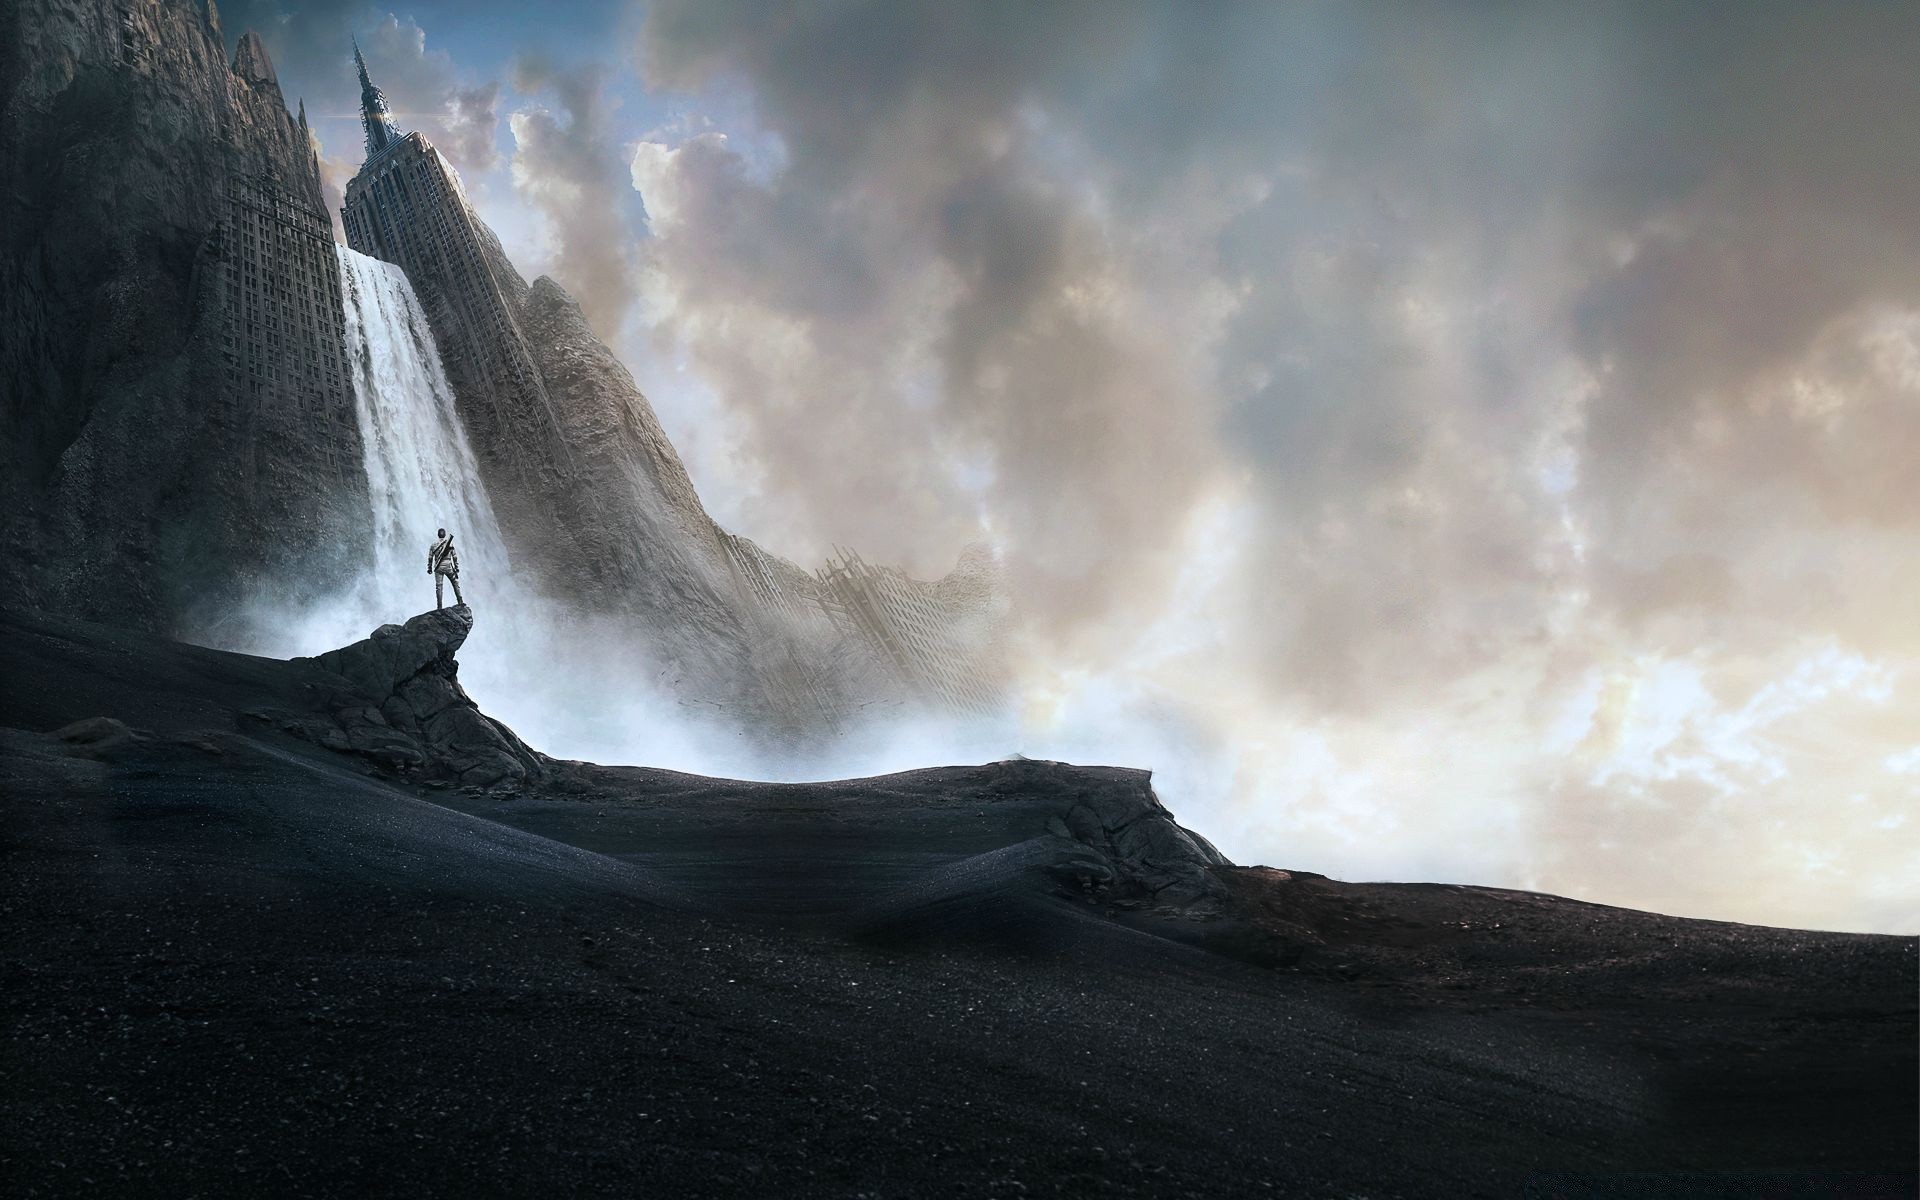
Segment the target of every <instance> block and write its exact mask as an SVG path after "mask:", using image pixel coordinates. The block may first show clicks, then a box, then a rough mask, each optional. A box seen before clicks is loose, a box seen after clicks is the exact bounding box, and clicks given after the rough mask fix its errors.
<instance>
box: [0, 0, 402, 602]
mask: <svg viewBox="0 0 1920 1200" xmlns="http://www.w3.org/2000/svg"><path fill="white" fill-rule="evenodd" d="M222 50H223V46H222V37H221V33H220V29H219V21H218V17H217V15H216V13H215V12H214V10H213V7H212V5H211V4H210V3H196V2H194V0H161V2H157V3H144V4H139V5H133V6H123V5H115V4H110V3H105V2H103V0H34V2H33V3H27V4H6V5H0V206H3V209H4V214H5V216H4V218H0V446H3V447H4V449H0V454H4V455H5V460H4V461H5V469H4V470H0V511H3V512H4V517H0V547H3V549H4V552H0V597H3V598H4V599H5V600H6V601H7V602H9V603H23V604H28V605H33V606H37V607H45V608H50V609H56V610H61V611H66V612H70V613H76V614H83V615H90V616H97V617H102V618H108V619H112V620H115V621H119V622H124V623H129V624H137V625H142V626H146V627H154V628H166V629H173V630H181V631H185V632H189V633H198V632H201V631H203V630H204V629H205V628H206V627H207V626H208V625H209V624H210V623H212V622H214V621H216V620H217V619H218V614H222V613H225V612H228V611H230V610H231V608H232V606H233V605H234V604H235V603H236V602H237V601H238V600H239V598H240V597H242V596H244V595H247V594H250V593H252V592H254V591H255V590H256V589H258V588H259V587H260V586H261V585H262V584H263V583H266V582H267V581H272V582H273V585H274V586H275V587H276V589H277V590H279V591H280V592H282V593H283V594H286V595H288V596H290V597H294V598H298V597H299V596H301V595H312V594H316V593H318V592H320V591H322V590H323V589H324V588H326V587H329V586H332V584H333V583H334V581H335V579H336V578H337V576H338V573H339V571H340V569H341V568H342V567H343V566H345V565H347V564H348V563H349V562H351V561H352V559H353V556H354V555H355V554H356V552H357V549H358V547H359V546H360V545H361V544H363V543H364V541H365V526H366V522H367V520H368V516H367V512H366V500H365V493H366V482H365V478H364V474H363V470H362V467H361V460H360V452H359V447H358V445H357V438H356V435H355V434H354V433H353V430H352V428H351V424H350V421H349V423H348V426H347V428H345V429H344V430H342V429H341V427H340V425H339V422H338V419H337V418H338V416H339V414H338V413H328V412H322V411H319V406H318V405H317V404H311V403H303V404H298V405H289V404H281V403H270V404H263V403H258V402H256V401H255V399H253V398H243V394H242V393H240V392H237V391H236V389H235V388H234V386H233V374H232V370H233V365H234V362H235V359H234V357H233V355H234V352H235V351H234V340H233V339H234V336H235V334H236V332H237V333H238V335H239V337H240V345H241V347H242V350H244V349H245V347H246V345H247V339H248V336H249V335H250V334H261V335H262V336H261V337H260V338H259V340H258V343H257V344H258V345H259V346H260V348H261V349H260V356H261V357H260V361H259V362H258V364H257V365H258V366H259V368H260V370H261V372H262V374H263V375H265V374H266V373H268V372H271V373H272V374H273V377H274V379H276V380H278V379H279V378H280V376H281V373H282V372H283V371H284V372H285V373H286V374H287V376H288V377H289V378H291V377H292V375H293V373H294V372H295V371H296V370H298V371H299V372H300V374H301V379H302V382H303V383H304V380H305V366H304V364H302V363H299V362H296V361H294V359H293V358H292V357H291V356H292V354H293V353H294V352H293V350H292V349H291V343H290V342H288V341H284V340H283V339H284V338H286V333H287V328H286V323H287V321H288V315H287V313H286V312H284V311H276V310H275V309H274V308H273V307H272V306H271V305H269V306H267V307H265V308H235V309H232V310H231V311H230V309H229V305H230V304H231V303H232V301H231V299H230V296H229V291H230V288H231V286H232V285H231V282H230V280H231V277H232V274H233V272H232V270H231V259H230V257H229V256H230V255H231V254H233V253H234V252H235V249H236V244H235V242H234V240H233V239H231V238H227V237H223V233H224V232H226V231H227V229H228V227H229V224H230V222H229V196H230V194H231V193H233V192H234V191H235V190H236V189H237V188H239V187H241V186H242V184H243V181H244V184H245V186H248V187H253V188H255V189H257V194H272V195H281V196H284V197H286V198H287V200H288V203H290V204H291V205H293V206H295V207H302V208H310V209H319V208H320V206H321V203H322V202H321V195H320V186H319V176H318V170H317V167H316V164H315V162H314V158H313V152H312V149H311V146H310V143H309V139H308V136H307V131H306V127H305V123H304V120H303V119H296V118H295V117H293V116H291V115H290V114H289V113H288V110H287V103H286V99H285V97H283V96H282V95H281V92H280V88H279V84H278V83H277V81H276V79H275V77H274V71H273V66H272V63H271V62H270V61H269V60H268V58H267V55H266V52H265V50H264V48H263V47H262V46H261V45H260V43H259V40H258V39H257V38H255V37H251V36H248V37H243V38H242V39H241V41H240V45H239V49H238V52H237V53H236V55H235V56H234V59H233V60H232V62H231V63H230V64H229V63H228V62H227V61H226V59H225V57H224V55H223V53H222ZM332 278H333V283H334V286H335V288H336V290H337V282H338V280H337V274H336V275H334V276H333V277H332ZM309 286H311V287H312V288H313V289H314V291H315V293H316V294H324V293H325V291H326V279H325V277H324V276H323V275H315V276H313V277H312V279H311V280H310V283H309ZM275 303H277V301H276V302H275ZM336 307H337V302H336ZM326 332H327V331H326V329H325V327H324V326H321V327H319V337H320V340H321V341H323V342H325V341H326V340H327V338H326ZM339 347H340V341H339V335H338V332H337V330H335V331H334V332H333V334H332V337H331V342H330V344H328V345H321V346H318V347H311V346H310V347H308V352H309V353H313V352H315V351H316V350H317V352H318V353H319V354H320V356H321V357H324V356H325V355H327V354H331V355H333V356H335V359H336V361H337V359H338V355H339V354H340V349H339ZM283 359H284V361H282V360H283ZM340 394H342V393H340V392H339V390H338V389H335V391H334V393H333V395H334V396H335V398H336V401H337V397H338V396H339V395H340ZM336 407H337V403H336Z"/></svg>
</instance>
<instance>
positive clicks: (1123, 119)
mask: <svg viewBox="0 0 1920 1200" xmlns="http://www.w3.org/2000/svg"><path fill="white" fill-rule="evenodd" d="M221 13H222V18H223V22H224V24H225V27H226V32H227V35H228V38H229V40H230V41H231V40H232V39H233V38H234V37H237V35H238V34H239V32H240V31H241V30H242V29H243V28H246V27H249V26H250V27H253V28H255V29H257V30H258V31H259V32H260V33H261V34H262V36H263V37H264V39H265V40H266V43H267V45H268V47H269V49H270V51H271V53H272V55H273V57H274V60H275V63H276V66H277V68H278V71H279V76H280V80H281V83H282V86H283V88H284V89H285V90H286V92H287V95H288V99H289V102H290V103H292V102H295V101H297V100H298V99H301V98H304V99H305V101H306V104H307V111H308V114H309V117H310V118H311V119H312V122H313V128H314V130H315V134H316V137H317V139H318V141H319V143H320V150H321V154H322V157H323V173H324V174H325V176H326V178H327V180H328V181H329V186H330V187H331V188H334V189H336V192H337V189H338V188H339V187H340V186H342V185H343V184H344V182H345V180H346V179H347V178H349V177H350V176H351V174H352V173H353V171H354V169H355V168H356V167H357V165H358V162H359V159H360V156H361V150H360V130H359V126H358V123H357V97H358V89H357V85H356V83H355V81H354V78H353V73H352V64H351V56H350V50H349V45H348V38H349V37H350V36H352V37H357V38H358V39H359V42H360V45H361V47H362V49H363V51H365V53H366V57H367V61H368V64H369V67H370V69H371V70H372V72H373V74H374V77H375V79H376V81H377V82H378V83H380V84H381V86H382V87H383V88H385V90H386V91H387V93H388V95H389V96H390V97H391V99H392V101H393V106H394V108H395V110H396V113H397V114H398V121H399V123H400V125H401V126H402V127H404V128H410V129H419V130H421V131H422V132H424V133H425V134H426V135H427V136H428V137H429V138H430V139H432V140H433V141H434V142H435V144H436V145H437V146H439V147H440V149H441V150H442V151H443V153H445V154H447V156H448V157H449V158H450V159H451V161H453V163H454V164H455V166H456V167H457V168H458V169H459V171H460V173H461V175H462V178H463V180H464V181H465V184H466V186H467V188H468V191H469V193H470V195H471V196H472V198H473V200H474V202H475V204H476V206H477V207H478V209H479V210H480V212H481V214H482V216H483V217H484V218H485V219H486V220H487V221H488V222H489V223H490V224H491V225H492V226H493V227H494V229H495V230H496V231H497V232H498V233H499V234H500V236H501V238H502V240H503V242H504V243H505V245H506V247H507V249H508V252H509V254H510V255H511V257H512V258H513V259H514V261H515V262H516V263H517V264H518V265H519V266H520V268H521V270H522V272H523V273H524V274H526V275H527V276H528V277H529V278H531V277H533V276H535V275H538V274H549V275H551V276H553V277H554V278H555V279H556V280H557V281H558V282H560V283H561V284H562V285H563V286H564V287H566V288H567V289H568V290H569V291H570V292H571V293H572V294H573V295H574V296H575V297H576V298H577V299H579V300H580V302H581V304H582V307H583V309H584V311H585V312H586V314H587V316H588V318H589V320H590V321H591V322H592V324H593V325H594V327H595V329H596V331H597V332H599V333H600V334H601V336H602V337H603V338H604V339H606V340H607V341H608V342H609V343H610V344H611V345H613V346H614V347H615V349H616V350H617V351H618V352H619V353H620V355H621V357H622V358H623V360H624V361H625V362H626V363H627V365H628V366H629V367H630V368H631V369H632V370H633V372H634V374H635V377H636V379H637V380H638V382H639V383H640V384H641V386H642V388H643V389H644V390H645V391H646V393H647V395H648V397H649V398H650V400H651V402H652V403H653V404H654V406H655V407H656V409H657V411H658V412H659V414H660V416H661V419H662V421H663V423H664V425H665V426H666V428H667V430H668V432H669V434H670V435H671V436H672V437H673V439H674V442H675V444H676V446H677V447H678V448H679V450H680V452H681V454H682V456H683V457H684V458H685V459H686V461H687V465H688V468H689V470H690V472H691V474H692V476H693V479H694V482H695V484H696V485H697V486H698V488H699V490H700V492H701V495H702V498H703V500H704V501H705V502H706V504H707V506H708V508H709V510H710V511H711V512H713V514H714V515H715V516H716V517H717V518H718V519H719V520H720V521H721V522H722V523H723V524H725V525H726V526H728V527H729V528H731V529H733V530H734V531H736V532H740V533H744V534H747V535H748V536H750V537H753V538H754V539H755V540H757V541H759V542H761V543H762V544H763V545H765V546H767V547H769V548H770V549H772V550H774V551H776V552H778V553H781V554H785V555H787V556H788V557H791V558H793V559H795V560H796V561H799V562H801V563H803V564H806V565H815V564H817V563H818V562H819V561H820V560H821V559H822V558H823V557H824V555H825V553H826V552H827V550H828V549H829V547H831V546H832V545H834V544H842V545H850V546H854V547H857V548H858V549H859V550H860V551H861V552H862V554H863V555H865V556H866V557H867V558H868V559H869V560H873V561H884V562H891V563H894V564H897V565H900V566H902V567H904V568H906V569H907V570H909V571H911V572H913V573H915V574H918V575H920V576H922V577H931V576H935V575H938V574H940V573H941V572H943V571H945V570H946V569H948V568H949V567H950V566H951V565H952V563H953V562H954V559H955V557H956V556H957V554H958V553H959V551H960V550H961V548H962V547H963V546H965V545H967V544H968V543H970V542H974V541H980V540H985V541H988V542H991V543H992V544H993V545H995V546H996V547H998V549H999V550H1000V552H1001V554H1002V555H1003V560H1004V562H1005V565H1006V568H1007V574H1008V577H1009V579H1010V581H1011V583H1012V587H1013V592H1014V599H1015V605H1016V609H1015V612H1016V621H1017V629H1016V635H1015V642H1016V645H1017V646H1018V647H1019V648H1020V654H1019V662H1020V696H1021V704H1022V706H1023V713H1024V715H1025V717H1026V719H1027V723H1028V727H1029V728H1031V729H1035V730H1041V731H1046V730H1052V731H1054V735H1055V736H1054V737H1053V738H1052V739H1051V740H1049V739H1048V738H1047V737H1045V736H1040V737H1038V738H1037V739H1036V741H1035V744H1036V745H1038V746H1039V747H1040V748H1042V749H1047V748H1052V747H1063V748H1065V749H1069V750H1073V751H1076V752H1079V753H1081V754H1082V755H1083V757H1084V756H1095V755H1097V756H1102V757H1106V758H1110V759H1115V760H1119V761H1125V762H1128V763H1130V764H1131V765H1142V766H1149V767H1152V768H1154V769H1155V771H1156V785H1157V787H1158V788H1159V790H1160V792H1161V795H1162V797H1163V799H1165V800H1166V801H1167V803H1168V804H1169V806H1170V807H1172V808H1173V809H1174V811H1175V812H1176V814H1177V815H1179V816H1180V817H1181V818H1182V820H1183V821H1185V822H1186V823H1188V824H1189V825H1191V826H1193V827H1195V828H1198V829H1200V830H1201V831H1203V832H1205V833H1206V834H1207V835H1208V836H1210V837H1212V838H1213V839H1214V840H1215V841H1216V842H1218V843H1219V844H1220V845H1221V847H1222V848H1223V849H1224V850H1226V852H1227V853H1228V854H1230V855H1231V856H1233V857H1234V858H1236V859H1237V860H1238V861H1242V862H1265V863H1271V864H1274V865H1279V866H1287V867H1293V868H1299V869H1305V870H1313V871H1320V872H1324V873H1326V874H1330V875H1334V876H1336V877H1340V878H1368V879H1381V878H1387V879H1430V880H1443V881H1448V882H1462V883H1481V884H1491V885H1499V886H1509V887H1525V888H1535V889H1540V890H1546V891H1552V892H1556V893H1560V894H1564V895H1571V896H1576V897H1580V898H1584V899H1590V900H1595V901H1598V902H1602V903H1609V904H1622V905H1630V906H1633V907H1640V908H1650V909H1656V910H1660V911H1666V912H1673V913H1680V914H1684V915H1690V916H1703V917H1715V918H1723V919H1733V920H1742V921H1752V922H1760V923H1769V924H1789V925H1799V926H1807V927H1819V928H1830V929H1858V930H1873V931H1881V932H1902V933H1913V932H1916V931H1920V486H1916V484H1917V483H1920V480H1917V479H1916V464H1920V221H1916V220H1915V214H1916V213H1920V122H1915V121H1914V120H1913V119H1912V114H1913V113H1914V112H1916V111H1920V73H1916V72H1914V71H1913V70H1912V69H1911V62H1910V48H1911V47H1912V46H1914V45H1917V44H1920V6H1913V5H1906V4H1900V5H1897V4H1875V3H1871V2H1866V0H1862V2H1859V3H1853V4H1849V5H1845V6H1813V5H1804V4H1798V3H1779V4H1774V3H1766V2H1763V0H1746V2H1742V3H1735V4H1711V3H1692V4H1687V5H1674V4H1670V3H1646V4H1638V3H1634V4H1628V3H1606V2H1582V3H1578V4H1574V3H1566V4H1559V5H1555V4H1548V3H1536V4H1527V5H1508V4H1500V3H1487V4H1476V5H1447V6H1442V5H1432V4H1394V3H1386V2H1382V3H1366V4H1360V3H1344V4H1333V3H1304V2H1303V3H1271V2H1261V3H1248V4H1236V3H1225V2H1223V3H1219V4H1208V5H1193V4H1185V3H1174V2H1168V3H1144V2H1136V0H1097V2H1088V3H1075V2H1069V0H1057V2H1054V3H991V2H983V3H977V4H968V5H956V4H950V3H942V2H938V0H820V2H817V3H792V4H781V3H774V2H772V0H660V2H656V3H652V4H628V3H612V2H607V3H590V4H549V5H546V6H542V7H540V8H537V9H529V8H526V7H523V6H515V5H506V4H501V3H477V4H476V3H470V2H463V3H453V2H451V0H446V2H436V3H420V4H412V5H404V6H400V7H385V6H381V5H369V4H363V3H354V2H337V3H321V4H311V5H306V4H294V3H291V2H289V0H254V2H251V3H228V4H223V5H222V6H221ZM336 203H337V198H336ZM482 702H483V703H484V697H483V698H482Z"/></svg>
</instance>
